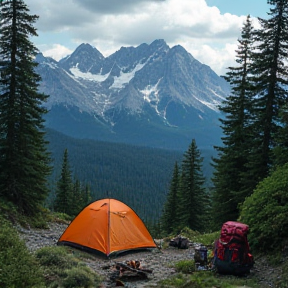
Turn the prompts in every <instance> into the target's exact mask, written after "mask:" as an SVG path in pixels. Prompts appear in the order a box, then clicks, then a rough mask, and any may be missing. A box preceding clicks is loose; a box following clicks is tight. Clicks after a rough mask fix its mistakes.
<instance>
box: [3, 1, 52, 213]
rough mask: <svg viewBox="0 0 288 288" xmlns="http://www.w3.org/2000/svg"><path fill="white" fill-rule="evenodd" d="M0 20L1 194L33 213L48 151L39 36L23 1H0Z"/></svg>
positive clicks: (42, 194)
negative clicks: (35, 40) (37, 60)
mask: <svg viewBox="0 0 288 288" xmlns="http://www.w3.org/2000/svg"><path fill="white" fill-rule="evenodd" d="M0 9H1V23H0V123H1V125H0V155H1V156H0V197H4V198H6V199H8V200H9V201H11V202H13V203H14V204H16V205H17V206H18V209H19V211H21V212H22V213H25V214H28V215H33V214H35V213H36V212H37V211H39V208H40V206H41V205H42V204H43V201H44V200H45V198H46V197H47V194H48V189H47V186H46V184H47V182H46V181H47V180H46V179H47V176H48V175H49V173H50V170H51V169H50V167H49V161H50V159H49V153H48V152H47V150H46V147H47V143H46V142H45V140H44V135H45V134H44V131H43V129H44V126H43V122H44V120H43V118H42V116H43V115H44V114H45V113H46V112H47V111H46V109H45V108H44V107H43V102H44V101H46V99H47V96H46V95H44V94H41V93H39V92H38V85H39V84H38V83H39V81H40V76H39V75H38V74H36V73H35V70H34V69H35V67H36V65H37V64H36V63H35V62H34V57H35V55H36V54H37V52H38V51H37V49H36V48H35V46H34V45H33V44H32V43H31V42H30V37H31V36H37V33H36V29H35V28H34V26H33V25H34V23H35V21H36V20H37V18H38V16H36V15H29V9H28V7H27V6H26V4H25V3H24V1H22V0H10V1H2V2H1V7H0Z"/></svg>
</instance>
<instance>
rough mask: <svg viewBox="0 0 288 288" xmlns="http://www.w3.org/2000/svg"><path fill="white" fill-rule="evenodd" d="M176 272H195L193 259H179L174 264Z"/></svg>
mask: <svg viewBox="0 0 288 288" xmlns="http://www.w3.org/2000/svg"><path fill="white" fill-rule="evenodd" d="M175 268H176V271H177V272H181V273H184V274H191V273H192V272H195V261H194V260H181V261H179V262H177V263H176V264H175Z"/></svg>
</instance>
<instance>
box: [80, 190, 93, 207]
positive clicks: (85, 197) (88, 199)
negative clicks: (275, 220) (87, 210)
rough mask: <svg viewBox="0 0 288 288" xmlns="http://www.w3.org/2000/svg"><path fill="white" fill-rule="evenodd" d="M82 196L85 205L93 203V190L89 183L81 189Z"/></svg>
mask: <svg viewBox="0 0 288 288" xmlns="http://www.w3.org/2000/svg"><path fill="white" fill-rule="evenodd" d="M81 194H82V196H81V198H82V200H83V207H85V206H86V205H88V204H90V203H91V200H92V196H91V190H90V187H89V185H88V184H86V185H85V187H83V188H82V190H81Z"/></svg>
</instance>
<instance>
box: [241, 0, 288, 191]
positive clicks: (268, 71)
mask: <svg viewBox="0 0 288 288" xmlns="http://www.w3.org/2000/svg"><path fill="white" fill-rule="evenodd" d="M268 3H269V4H271V5H273V7H272V8H271V9H270V12H269V13H268V15H269V16H270V18H269V19H261V18H259V23H260V25H261V28H260V29H259V30H256V32H255V41H256V44H257V45H256V47H255V51H254V53H253V55H252V58H253V63H252V69H251V73H252V76H253V81H254V86H255V97H254V103H253V109H254V110H253V111H252V112H253V115H252V116H253V119H254V121H253V122H252V123H251V125H250V131H251V132H252V133H253V136H254V140H253V145H251V146H250V150H249V162H248V165H247V168H248V169H247V174H246V177H245V178H246V179H247V180H249V181H247V190H249V191H250V193H251V192H252V191H253V190H254V188H255V187H256V185H257V183H258V182H260V181H261V180H263V179H264V178H265V177H267V176H268V175H269V172H270V168H271V167H273V164H274V163H273V160H274V159H273V153H272V151H273V149H274V147H275V146H276V140H277V137H278V135H279V133H281V130H282V129H283V123H282V121H283V119H282V118H281V114H280V113H279V112H280V109H281V108H282V107H283V106H284V105H285V104H286V103H287V96H288V95H287V84H288V81H287V78H288V69H287V55H288V33H287V31H288V1H287V0H270V1H268Z"/></svg>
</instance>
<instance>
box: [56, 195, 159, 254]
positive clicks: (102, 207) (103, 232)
mask: <svg viewBox="0 0 288 288" xmlns="http://www.w3.org/2000/svg"><path fill="white" fill-rule="evenodd" d="M57 244H58V245H68V246H73V247H77V248H80V249H83V250H88V251H91V252H97V251H98V252H101V253H104V254H105V255H106V256H110V255H111V254H112V253H120V252H124V251H129V250H133V249H144V248H145V249H146V248H156V244H155V242H154V240H153V238H152V237H151V235H150V233H149V232H148V230H147V228H146V227H145V225H144V223H143V222H142V220H141V219H140V218H139V217H138V215H137V214H136V213H135V212H134V211H133V210H132V209H131V208H130V207H128V206H127V205H126V204H124V203H122V202H120V201H118V200H115V199H102V200H98V201H95V202H93V203H91V204H89V205H88V206H86V207H85V208H84V209H83V210H82V211H81V212H80V213H79V214H78V215H77V216H76V217H75V219H74V220H73V221H72V222H71V223H70V225H69V226H68V227H67V229H66V230H65V231H64V233H63V234H62V236H61V237H60V238H59V240H58V243H57Z"/></svg>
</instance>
